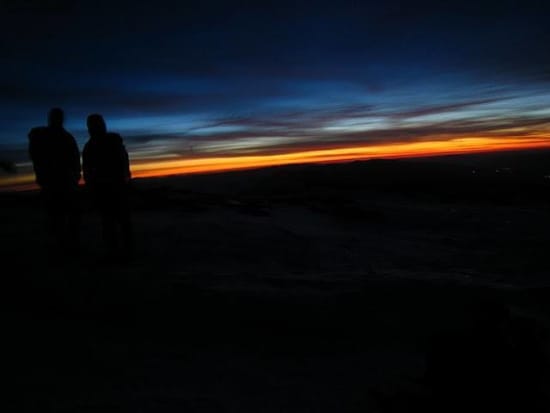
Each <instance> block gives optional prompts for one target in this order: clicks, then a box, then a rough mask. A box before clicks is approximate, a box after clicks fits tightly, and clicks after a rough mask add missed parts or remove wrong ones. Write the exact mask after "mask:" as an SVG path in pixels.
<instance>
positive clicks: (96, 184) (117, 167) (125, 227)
mask: <svg viewBox="0 0 550 413" xmlns="http://www.w3.org/2000/svg"><path fill="white" fill-rule="evenodd" d="M87 125H88V133H89V135H90V139H89V140H88V142H86V145H85V146H84V150H83V151H82V166H83V170H84V181H85V183H86V187H87V189H89V191H90V194H91V196H92V199H93V203H94V205H95V207H96V208H97V210H98V211H99V214H100V216H101V225H102V233H103V240H104V242H105V246H106V248H107V254H108V256H109V257H110V258H119V257H121V256H122V255H121V253H122V254H124V255H126V256H127V257H128V256H129V255H131V254H132V253H133V249H134V236H133V228H132V221H131V217H130V208H129V199H128V196H129V184H130V178H131V173H130V163H129V159H128V152H127V151H126V148H125V146H124V143H123V140H122V137H121V136H120V135H119V134H118V133H112V132H107V126H106V125H105V120H104V119H103V117H102V116H101V115H99V114H92V115H90V116H88V121H87Z"/></svg>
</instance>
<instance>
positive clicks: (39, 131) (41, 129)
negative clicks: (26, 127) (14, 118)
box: [28, 126, 48, 139]
mask: <svg viewBox="0 0 550 413" xmlns="http://www.w3.org/2000/svg"><path fill="white" fill-rule="evenodd" d="M47 133H48V127H47V126H36V127H34V128H32V129H31V130H30V131H29V133H28V137H29V138H30V139H35V138H39V137H42V136H45V135H46V134H47Z"/></svg>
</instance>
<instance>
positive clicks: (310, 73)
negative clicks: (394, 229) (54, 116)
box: [0, 0, 550, 162]
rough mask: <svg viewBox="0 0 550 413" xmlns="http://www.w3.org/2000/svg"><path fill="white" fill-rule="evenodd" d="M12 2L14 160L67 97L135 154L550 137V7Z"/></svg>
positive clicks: (5, 9) (7, 92) (77, 117)
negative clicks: (467, 136) (511, 133)
mask: <svg viewBox="0 0 550 413" xmlns="http://www.w3.org/2000/svg"><path fill="white" fill-rule="evenodd" d="M183 3H184V2H179V1H162V0H159V1H154V2H147V3H145V2H143V3H140V2H137V1H122V2H115V1H103V0H99V1H90V2H78V1H71V0H50V1H38V0H3V1H2V3H1V6H0V13H1V17H0V27H2V29H1V30H2V36H1V37H0V42H1V49H0V50H1V51H2V53H1V55H0V59H1V62H0V63H1V64H0V107H1V114H0V117H1V124H2V128H1V130H0V151H1V152H2V154H1V155H0V158H5V159H8V160H14V161H17V162H22V161H25V154H24V150H25V147H26V134H27V131H28V130H29V128H30V127H32V126H36V125H38V124H43V123H44V122H45V117H46V113H47V111H48V109H49V108H50V107H51V106H61V107H63V108H64V109H65V111H66V114H67V125H66V126H67V128H68V129H69V130H70V131H71V132H72V133H73V134H74V135H75V137H76V138H77V140H78V142H79V144H81V145H82V144H83V143H84V142H85V141H86V139H87V134H86V131H85V128H84V125H85V118H86V116H87V114H89V113H91V112H100V113H102V114H104V116H105V118H106V120H107V122H108V126H109V127H110V128H111V129H113V130H116V131H118V132H120V133H121V134H122V135H123V136H124V138H125V140H126V142H127V146H128V148H129V150H130V152H131V155H132V156H133V157H134V158H135V159H139V158H147V157H151V156H152V157H155V156H176V155H178V154H182V155H186V156H190V154H193V156H199V155H200V154H212V153H214V154H227V155H232V154H241V153H264V152H269V153H277V152H284V151H288V150H292V148H309V147H326V146H338V145H348V144H354V143H368V142H379V141H383V142H387V141H390V142H391V141H406V140H421V139H428V138H429V137H430V136H435V135H437V136H454V135H460V134H464V133H482V134H489V135H491V134H496V135H499V134H500V135H502V136H503V135H505V134H506V131H507V130H515V131H518V133H520V132H521V133H532V131H535V132H537V133H538V132H540V131H546V130H547V129H548V125H549V122H550V88H549V86H550V24H549V23H548V22H549V21H550V5H549V3H550V2H547V1H542V0H541V1H506V0H502V1H492V2H488V1H483V0H481V1H476V2H459V1H457V2H445V1H415V2H412V1H410V2H404V1H384V2H379V1H376V2H375V1H355V2H346V1H334V2H325V1H315V2H307V1H304V2H298V1H294V2H284V1H273V2H259V1H251V2H236V1H233V2H220V1H204V2H196V4H194V5H186V4H183Z"/></svg>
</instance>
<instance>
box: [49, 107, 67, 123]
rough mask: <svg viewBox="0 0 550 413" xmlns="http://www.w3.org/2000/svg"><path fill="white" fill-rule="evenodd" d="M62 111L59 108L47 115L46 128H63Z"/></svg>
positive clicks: (53, 109) (51, 110)
mask: <svg viewBox="0 0 550 413" xmlns="http://www.w3.org/2000/svg"><path fill="white" fill-rule="evenodd" d="M63 120H64V115H63V110H61V109H60V108H52V109H50V112H49V113H48V126H50V127H52V128H62V127H63Z"/></svg>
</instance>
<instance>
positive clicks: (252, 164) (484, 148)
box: [132, 136, 550, 178]
mask: <svg viewBox="0 0 550 413" xmlns="http://www.w3.org/2000/svg"><path fill="white" fill-rule="evenodd" d="M544 147H549V148H550V137H546V136H541V137H537V138H483V137H471V138H455V139H451V140H441V141H425V142H408V143H391V144H378V145H368V146H356V147H344V148H331V149H317V150H303V151H296V152H290V153H284V154H275V155H254V156H231V157H229V156H228V157H209V158H195V159H171V160H162V161H156V162H155V161H149V162H144V163H141V164H137V165H133V166H132V174H133V176H134V177H136V178H146V177H161V176H168V175H183V174H193V173H212V172H226V171H232V170H239V169H254V168H262V167H268V166H276V165H291V164H304V163H334V162H349V161H355V160H367V159H380V158H386V159H395V158H411V157H422V156H442V155H456V154H465V153H476V152H493V151H503V150H514V149H535V148H544Z"/></svg>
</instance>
